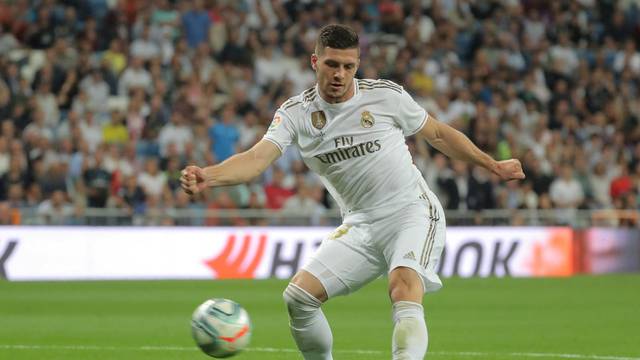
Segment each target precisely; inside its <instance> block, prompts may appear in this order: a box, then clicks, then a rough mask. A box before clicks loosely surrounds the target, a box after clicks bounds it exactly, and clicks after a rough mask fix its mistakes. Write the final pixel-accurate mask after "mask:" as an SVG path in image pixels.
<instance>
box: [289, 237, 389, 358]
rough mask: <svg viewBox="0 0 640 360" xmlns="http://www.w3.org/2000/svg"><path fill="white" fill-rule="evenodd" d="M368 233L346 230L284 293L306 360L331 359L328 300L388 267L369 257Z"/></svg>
mask: <svg viewBox="0 0 640 360" xmlns="http://www.w3.org/2000/svg"><path fill="white" fill-rule="evenodd" d="M366 237H368V232H367V231H366V230H363V229H356V227H348V226H347V227H345V226H342V227H340V228H338V230H336V232H335V233H334V234H333V235H332V236H330V237H329V238H327V239H325V240H324V241H323V242H322V245H321V246H320V248H319V249H318V251H317V252H316V253H315V254H314V256H313V257H312V259H311V260H310V261H309V263H307V264H305V265H304V266H303V269H302V270H300V271H299V272H298V273H297V274H296V276H294V277H293V279H292V280H291V282H290V283H289V285H288V286H287V288H286V290H285V292H284V299H285V302H286V304H287V309H288V311H289V318H290V328H291V334H292V335H293V338H294V340H295V341H296V344H297V345H298V349H299V350H300V352H301V353H302V356H303V357H304V359H305V360H316V359H317V360H327V359H332V357H331V346H332V342H333V338H332V335H331V329H330V328H329V324H328V322H327V319H326V318H325V316H324V314H323V313H322V310H321V309H320V306H321V305H322V303H323V302H325V301H326V300H327V299H330V298H332V297H335V296H339V295H345V294H348V293H349V292H352V291H354V290H356V289H358V288H359V287H361V286H363V285H364V284H366V283H368V282H369V281H371V280H373V279H375V278H376V277H378V276H379V275H380V274H381V272H382V271H383V270H384V266H383V265H384V264H383V263H381V262H380V261H378V258H379V257H377V256H375V255H369V254H367V252H366V250H364V247H365V246H364V245H362V246H361V244H363V240H366Z"/></svg>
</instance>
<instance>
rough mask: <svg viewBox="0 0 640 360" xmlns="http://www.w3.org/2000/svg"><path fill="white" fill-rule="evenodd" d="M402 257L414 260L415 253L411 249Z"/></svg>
mask: <svg viewBox="0 0 640 360" xmlns="http://www.w3.org/2000/svg"><path fill="white" fill-rule="evenodd" d="M402 258H403V259H408V260H413V261H416V255H415V254H414V253H413V251H409V252H408V253H406V254H405V255H404V256H403V257H402Z"/></svg>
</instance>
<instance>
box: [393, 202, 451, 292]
mask: <svg viewBox="0 0 640 360" xmlns="http://www.w3.org/2000/svg"><path fill="white" fill-rule="evenodd" d="M386 234H387V236H388V237H389V238H391V240H390V241H386V242H385V247H384V257H385V260H386V262H387V265H388V270H389V272H391V271H393V270H394V269H396V268H398V267H406V268H410V269H413V270H415V271H416V272H417V273H418V274H419V275H420V278H421V279H422V285H423V290H424V292H433V291H437V290H439V289H440V288H441V287H442V281H441V280H440V277H439V276H438V274H437V268H438V263H439V261H440V256H441V255H442V250H443V249H444V244H445V219H444V212H443V210H442V207H441V206H440V204H439V203H438V202H437V200H433V199H431V201H425V202H424V203H419V204H415V205H412V206H411V207H409V208H408V209H407V211H404V212H402V215H401V218H400V219H397V220H396V221H394V222H393V224H391V225H389V226H388V227H387V228H386Z"/></svg>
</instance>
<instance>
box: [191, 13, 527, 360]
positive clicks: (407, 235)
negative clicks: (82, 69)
mask: <svg viewBox="0 0 640 360" xmlns="http://www.w3.org/2000/svg"><path fill="white" fill-rule="evenodd" d="M359 56H360V51H359V47H358V35H357V34H356V33H355V32H354V31H353V30H352V29H351V28H349V27H347V26H343V25H328V26H325V27H324V28H322V29H321V30H320V33H319V35H318V39H317V43H316V48H315V53H314V54H313V55H311V66H312V68H313V69H314V70H315V72H316V76H317V84H316V86H314V87H312V88H310V89H308V90H306V91H304V92H303V93H301V94H300V95H297V96H294V97H292V98H290V99H289V100H287V101H285V102H284V103H283V104H282V105H281V106H280V108H279V109H278V110H277V111H276V113H275V116H274V118H273V122H272V123H271V126H270V127H269V129H268V130H267V133H266V134H265V135H264V138H263V139H262V140H261V141H259V142H258V143H257V144H256V145H255V146H253V147H252V148H251V149H249V150H247V151H245V152H243V153H240V154H236V155H234V156H232V157H231V158H229V159H227V160H226V161H224V162H222V163H221V164H218V165H215V166H209V167H205V168H200V167H197V166H188V167H186V168H185V169H184V170H183V172H182V174H183V175H182V177H181V183H182V184H181V185H182V187H183V189H184V190H185V191H186V192H187V193H189V194H195V193H198V192H200V191H202V190H204V189H205V188H207V187H210V186H224V185H232V184H238V183H242V182H247V181H249V180H251V179H253V178H254V177H256V176H258V175H259V174H261V173H262V172H263V171H264V170H265V169H266V168H267V167H268V166H269V165H270V164H271V163H273V161H274V160H276V159H277V158H278V157H279V156H280V155H281V154H282V153H283V152H284V151H285V149H286V148H287V146H289V145H291V144H295V146H297V147H298V149H299V150H300V153H301V154H302V157H303V159H304V162H305V163H306V164H307V166H308V167H309V168H310V169H311V170H313V171H314V172H316V173H318V175H320V177H321V179H322V182H323V183H324V185H325V186H326V188H327V190H328V191H329V192H330V193H331V195H332V196H333V197H334V198H335V199H336V201H337V202H338V204H339V205H340V209H341V211H342V216H343V224H342V225H341V226H340V227H338V228H337V229H336V230H335V231H334V232H333V234H331V235H330V236H328V237H327V238H326V239H325V240H324V241H323V242H322V244H321V245H320V247H319V248H318V250H317V252H316V253H315V254H314V256H313V257H312V259H311V260H310V261H309V262H308V263H307V264H305V265H304V266H303V267H302V269H301V270H300V271H299V272H298V273H297V274H296V275H295V276H294V277H293V279H291V281H290V283H289V285H288V286H287V288H286V289H285V291H284V295H283V296H284V301H285V303H286V305H287V308H288V311H289V318H290V327H291V333H292V335H293V338H294V340H295V342H296V344H297V346H298V349H299V350H300V352H301V353H302V356H303V357H304V358H305V359H306V360H328V359H332V355H331V347H332V342H333V340H332V335H331V329H330V328H329V324H328V322H327V319H326V318H325V316H324V314H323V313H322V310H321V309H320V307H321V305H322V304H323V303H324V302H325V301H327V300H328V299H330V298H332V297H335V296H339V295H345V294H348V293H351V292H353V291H356V290H357V289H359V288H360V287H362V286H363V285H365V284H366V283H368V282H370V281H371V280H373V279H375V278H377V277H378V276H380V275H381V274H383V273H385V272H386V273H388V275H389V288H388V289H389V297H390V298H391V302H392V303H393V306H392V314H393V322H394V330H393V335H392V351H393V359H396V360H400V359H402V360H405V359H407V360H413V359H422V358H423V357H424V356H425V353H426V351H427V343H428V334H427V326H426V323H425V318H424V311H423V307H422V297H423V295H424V293H428V292H433V291H436V290H438V289H440V288H441V287H442V282H441V281H440V279H439V277H438V275H437V273H436V271H437V264H438V261H439V259H440V255H441V253H442V249H443V247H444V240H445V219H444V212H443V210H442V206H441V205H440V203H439V201H438V199H437V198H436V197H435V195H434V194H433V192H431V190H429V188H428V186H427V184H426V182H425V181H424V179H423V177H422V176H421V174H420V172H419V171H418V169H417V168H416V167H415V166H414V165H413V163H412V159H411V155H410V153H409V150H408V148H407V145H406V144H405V139H404V138H405V137H406V136H411V135H413V134H419V135H420V136H422V137H424V138H426V140H427V141H428V142H429V143H430V144H431V145H433V146H434V147H435V148H436V149H438V150H440V151H441V152H443V153H444V154H446V155H447V156H449V157H452V158H454V159H461V160H465V161H468V162H470V163H472V164H475V165H480V166H483V167H485V168H487V169H488V170H490V171H491V172H493V173H494V174H496V175H498V176H499V177H500V178H501V179H503V180H512V179H522V178H524V173H523V171H522V167H521V164H520V162H519V161H518V160H517V159H510V160H505V161H496V160H494V159H493V158H491V157H490V156H489V155H487V154H485V153H484V152H482V151H481V150H480V149H478V148H477V147H476V146H475V145H474V144H473V143H472V142H471V141H470V140H469V139H468V138H467V137H466V136H465V135H463V134H462V133H460V132H459V131H457V130H455V129H453V128H451V127H449V126H447V125H446V124H443V123H440V122H438V120H436V119H435V118H433V117H432V116H429V115H428V114H427V113H426V111H425V110H424V109H423V108H421V107H420V106H419V105H418V104H417V103H416V102H415V101H414V100H413V99H412V98H411V96H410V95H409V94H408V93H407V92H406V91H405V90H404V89H403V88H402V86H400V85H397V84H395V83H393V82H391V81H387V80H364V79H356V78H355V77H354V76H355V73H356V71H357V70H358V65H359V63H360V59H359Z"/></svg>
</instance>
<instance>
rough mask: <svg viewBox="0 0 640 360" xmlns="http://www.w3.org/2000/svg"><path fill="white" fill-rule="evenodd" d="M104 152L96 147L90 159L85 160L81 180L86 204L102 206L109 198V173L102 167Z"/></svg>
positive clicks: (95, 206) (93, 206)
mask: <svg viewBox="0 0 640 360" xmlns="http://www.w3.org/2000/svg"><path fill="white" fill-rule="evenodd" d="M103 162H104V153H103V151H102V149H97V150H96V152H95V154H94V156H93V158H92V159H86V160H85V164H86V165H85V170H84V172H83V174H82V180H83V185H84V189H85V192H86V194H87V206H88V207H91V208H104V207H105V205H106V204H107V200H108V199H109V190H110V184H111V174H110V173H109V172H108V171H106V170H105V169H104V167H103V166H104V164H103Z"/></svg>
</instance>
